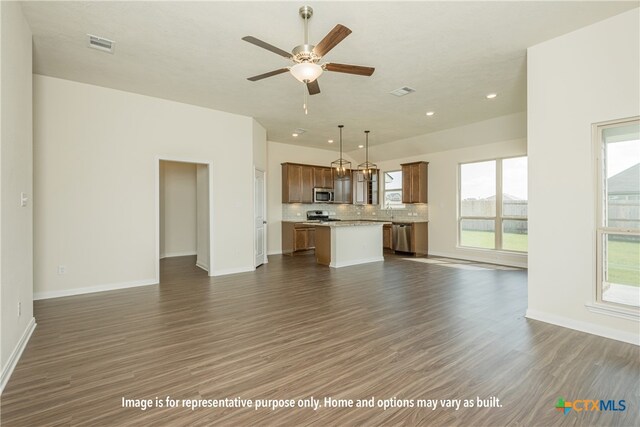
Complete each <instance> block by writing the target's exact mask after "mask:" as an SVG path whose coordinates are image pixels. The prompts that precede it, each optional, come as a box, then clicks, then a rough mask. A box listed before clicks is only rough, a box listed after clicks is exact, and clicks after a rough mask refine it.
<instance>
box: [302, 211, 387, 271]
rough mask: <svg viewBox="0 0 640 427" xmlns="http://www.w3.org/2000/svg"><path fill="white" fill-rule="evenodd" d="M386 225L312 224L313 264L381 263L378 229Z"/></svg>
mask: <svg viewBox="0 0 640 427" xmlns="http://www.w3.org/2000/svg"><path fill="white" fill-rule="evenodd" d="M384 224H391V223H390V222H388V223H387V222H372V221H339V222H338V221H336V222H324V223H318V224H315V226H316V237H315V244H316V262H317V263H318V264H323V265H328V266H329V267H333V268H339V267H347V266H350V265H357V264H365V263H369V262H378V261H384V257H383V256H382V227H383V226H384Z"/></svg>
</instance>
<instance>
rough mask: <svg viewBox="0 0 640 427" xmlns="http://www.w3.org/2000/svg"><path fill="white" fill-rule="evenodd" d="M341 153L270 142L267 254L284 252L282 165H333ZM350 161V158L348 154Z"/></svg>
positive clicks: (268, 152) (268, 157) (268, 144)
mask: <svg viewBox="0 0 640 427" xmlns="http://www.w3.org/2000/svg"><path fill="white" fill-rule="evenodd" d="M338 157H340V154H339V152H337V151H332V150H320V149H318V148H310V147H303V146H299V145H292V144H283V143H280V142H273V141H268V142H267V161H268V170H267V253H268V254H269V255H273V254H279V253H282V224H281V221H282V166H281V165H282V163H286V162H291V163H303V164H309V165H320V166H322V165H326V166H329V165H330V164H331V162H332V161H334V160H336V159H337V158H338ZM344 157H345V158H347V159H349V157H348V156H346V155H344Z"/></svg>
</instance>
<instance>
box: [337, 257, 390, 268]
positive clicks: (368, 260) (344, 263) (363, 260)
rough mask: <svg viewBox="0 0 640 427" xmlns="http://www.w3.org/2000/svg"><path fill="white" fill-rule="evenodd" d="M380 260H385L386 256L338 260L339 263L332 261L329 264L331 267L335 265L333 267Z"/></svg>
mask: <svg viewBox="0 0 640 427" xmlns="http://www.w3.org/2000/svg"><path fill="white" fill-rule="evenodd" d="M380 261H384V257H374V258H365V259H358V260H354V261H347V262H337V263H335V262H333V261H332V262H331V264H329V267H333V268H340V267H349V266H351V265H358V264H367V263H370V262H380Z"/></svg>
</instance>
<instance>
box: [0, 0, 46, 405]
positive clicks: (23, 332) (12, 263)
mask: <svg viewBox="0 0 640 427" xmlns="http://www.w3.org/2000/svg"><path fill="white" fill-rule="evenodd" d="M0 15H2V16H1V20H0V21H1V24H0V43H1V45H0V52H1V54H0V62H1V66H0V92H1V93H2V97H1V102H0V206H1V208H2V209H1V210H0V212H2V213H1V216H0V236H1V237H2V239H1V244H0V325H1V326H0V371H1V376H0V392H1V391H2V389H4V386H5V384H6V382H7V381H8V379H9V376H10V375H11V372H12V371H13V368H14V366H15V364H16V363H17V361H18V359H19V357H20V354H21V352H22V349H23V348H24V346H25V345H26V342H27V341H28V339H29V336H30V334H31V332H33V328H34V327H35V321H34V318H33V228H32V221H33V208H32V206H33V191H32V190H33V180H32V170H33V169H32V160H33V151H32V148H33V135H32V129H33V127H32V74H31V73H32V71H31V70H32V64H31V57H32V52H31V30H30V29H29V26H28V24H27V22H26V21H25V19H24V16H23V15H22V9H21V7H20V4H19V3H17V2H0ZM21 192H24V193H26V195H27V196H28V197H29V201H28V203H27V206H25V207H22V206H21V203H20V193H21ZM36 203H37V201H36ZM18 304H20V305H21V309H20V312H19V310H18Z"/></svg>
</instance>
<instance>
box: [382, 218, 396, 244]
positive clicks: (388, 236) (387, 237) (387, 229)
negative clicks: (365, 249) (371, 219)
mask: <svg viewBox="0 0 640 427" xmlns="http://www.w3.org/2000/svg"><path fill="white" fill-rule="evenodd" d="M391 230H392V226H391V224H389V225H387V224H385V225H384V226H382V249H393V235H392V231H391Z"/></svg>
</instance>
